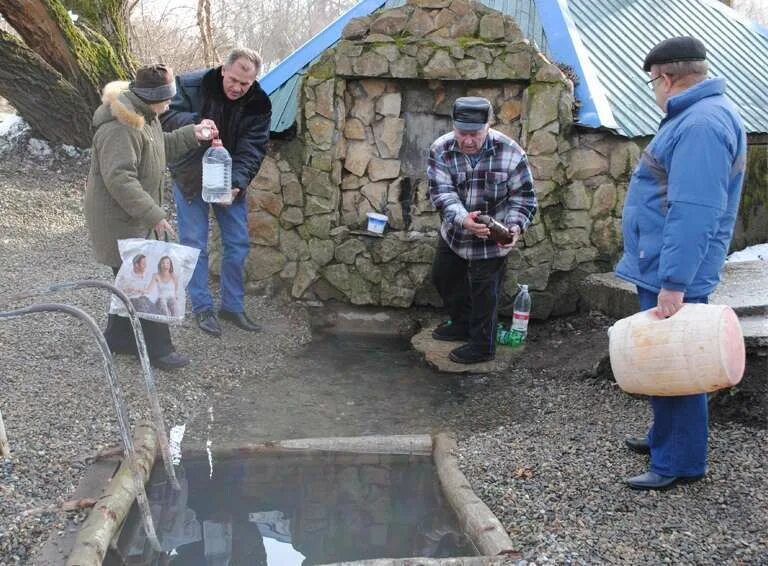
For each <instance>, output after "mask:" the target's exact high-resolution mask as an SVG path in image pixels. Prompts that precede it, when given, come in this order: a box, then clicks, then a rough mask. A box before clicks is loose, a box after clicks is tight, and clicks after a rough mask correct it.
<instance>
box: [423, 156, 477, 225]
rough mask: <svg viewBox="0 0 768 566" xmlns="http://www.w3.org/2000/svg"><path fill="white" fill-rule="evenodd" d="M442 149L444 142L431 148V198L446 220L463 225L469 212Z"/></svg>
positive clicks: (428, 166) (429, 177)
mask: <svg viewBox="0 0 768 566" xmlns="http://www.w3.org/2000/svg"><path fill="white" fill-rule="evenodd" d="M442 149H443V147H442V144H437V143H436V144H433V145H432V147H431V148H430V150H429V161H428V165H427V183H428V187H429V199H430V200H431V201H432V204H433V205H434V206H435V208H437V210H438V211H439V212H440V216H441V217H442V218H443V220H444V221H446V222H449V223H451V224H454V225H455V226H457V227H461V226H462V225H463V223H464V219H465V218H466V217H467V214H468V212H467V209H466V208H465V207H464V204H463V203H462V202H461V199H460V198H459V193H458V192H457V191H456V187H455V186H454V185H453V178H452V177H451V174H450V171H449V169H448V164H447V163H446V162H445V160H444V159H443V155H444V153H442Z"/></svg>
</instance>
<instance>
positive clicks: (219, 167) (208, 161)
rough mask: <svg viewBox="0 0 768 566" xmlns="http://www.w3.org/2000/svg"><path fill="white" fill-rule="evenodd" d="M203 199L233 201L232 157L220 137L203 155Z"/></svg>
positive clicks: (225, 202)
mask: <svg viewBox="0 0 768 566" xmlns="http://www.w3.org/2000/svg"><path fill="white" fill-rule="evenodd" d="M203 200H204V201H205V202H211V203H216V204H231V203H232V157H230V155H229V152H228V151H227V148H225V147H224V145H223V144H222V143H221V140H220V139H218V138H217V139H215V140H213V141H212V142H211V147H209V148H208V149H207V150H206V151H205V154H204V155H203Z"/></svg>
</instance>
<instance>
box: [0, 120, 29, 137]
mask: <svg viewBox="0 0 768 566" xmlns="http://www.w3.org/2000/svg"><path fill="white" fill-rule="evenodd" d="M26 127H27V123H26V122H25V121H24V119H23V118H22V117H21V116H19V115H17V114H0V137H10V136H13V135H14V134H18V133H20V132H21V131H22V130H24V129H26Z"/></svg>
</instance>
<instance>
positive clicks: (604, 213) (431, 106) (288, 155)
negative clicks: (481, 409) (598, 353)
mask: <svg viewBox="0 0 768 566" xmlns="http://www.w3.org/2000/svg"><path fill="white" fill-rule="evenodd" d="M462 95H480V96H485V97H487V98H489V99H490V100H491V101H492V103H493V105H494V110H495V123H494V124H493V127H494V128H496V129H498V130H501V131H502V132H504V133H506V134H507V135H510V136H511V137H513V138H514V139H516V140H519V142H520V143H521V145H522V146H523V147H524V149H525V150H526V151H527V152H528V155H529V158H530V163H531V167H532V170H533V173H534V177H535V188H536V192H537V195H538V198H539V202H540V212H539V214H538V215H537V217H536V220H535V222H534V224H533V225H532V226H531V228H530V229H529V230H528V231H527V233H526V234H525V238H524V243H523V245H522V246H521V247H520V249H518V250H515V251H513V252H512V253H511V254H510V257H509V262H508V268H507V274H506V282H505V292H506V300H505V301H503V308H502V311H503V312H505V311H507V310H508V309H509V308H510V305H509V304H507V303H508V302H509V299H510V298H511V297H513V296H514V294H515V292H516V289H517V284H518V283H527V284H528V285H529V286H530V288H531V290H532V291H533V302H534V316H538V317H547V316H550V315H553V314H562V313H566V312H571V311H573V310H575V309H576V308H577V302H578V292H577V288H576V282H577V281H578V280H579V279H581V278H582V277H583V276H584V275H586V274H588V273H592V272H596V271H606V270H608V269H610V267H611V266H612V264H613V262H614V261H615V260H616V259H617V254H618V250H619V242H620V214H621V209H622V204H623V198H624V194H625V192H626V183H627V178H628V174H629V172H630V171H631V167H632V165H633V164H634V162H635V160H636V159H637V156H638V154H639V150H638V148H637V146H636V145H635V144H633V143H631V142H629V141H628V140H626V139H623V138H619V137H615V136H611V135H610V134H604V133H584V132H581V131H578V130H577V129H576V128H574V127H573V108H574V98H573V86H572V84H571V83H570V81H569V80H568V79H567V78H566V77H565V76H564V75H563V74H562V72H561V71H560V69H559V68H558V67H557V66H555V65H553V64H551V63H550V62H549V61H547V59H546V58H545V57H544V56H542V55H541V54H540V53H538V52H537V51H536V49H535V48H534V47H533V46H531V45H530V44H529V43H528V41H526V40H525V39H524V38H523V37H522V34H521V33H520V31H519V29H518V28H517V26H516V24H515V22H514V21H513V20H512V19H511V18H508V17H505V16H503V15H502V14H501V13H499V12H495V11H493V10H490V9H487V8H485V7H483V6H481V5H477V4H470V3H468V2H465V1H464V0H411V1H410V2H409V3H408V4H407V5H405V6H403V7H402V8H398V9H393V10H387V11H380V12H377V13H375V14H373V15H372V16H369V17H366V18H359V19H355V20H352V21H351V22H350V23H349V24H348V25H347V27H346V29H345V30H344V39H343V40H342V41H340V42H339V43H338V44H337V46H336V47H335V48H334V49H331V50H329V51H327V52H326V53H325V54H324V56H323V57H322V58H321V59H320V60H319V61H318V62H317V63H315V64H314V65H313V66H312V67H311V68H310V69H309V72H308V73H307V75H306V77H305V80H304V84H303V88H302V97H301V101H300V104H299V117H298V125H299V134H298V136H299V137H298V139H297V140H295V141H294V142H288V143H286V142H275V145H274V147H273V150H272V152H271V154H270V156H269V157H268V158H267V159H266V160H265V162H264V165H263V167H262V169H261V172H260V174H259V176H258V177H257V178H256V179H255V180H254V182H253V183H252V186H251V187H250V188H249V197H248V198H249V205H250V216H249V221H250V228H251V241H252V244H253V252H252V254H251V257H250V259H249V263H248V269H247V272H248V282H249V287H250V288H251V289H252V290H257V291H261V292H276V291H280V290H283V291H285V292H287V293H288V294H289V295H290V296H291V297H293V298H296V299H308V300H323V301H324V300H328V299H338V300H342V301H347V302H351V303H353V304H357V305H385V306H397V307H408V306H411V305H414V304H416V305H439V303H440V301H439V298H438V297H437V295H436V293H435V291H434V288H433V286H432V284H431V281H430V271H431V262H432V259H433V256H434V250H435V246H436V243H437V238H438V232H437V228H438V226H439V218H438V216H437V214H436V212H435V211H434V209H433V208H432V207H431V204H430V203H429V199H428V197H427V190H426V183H425V169H426V154H427V151H428V149H429V144H430V143H431V141H433V139H434V137H437V135H436V133H443V132H445V131H448V130H449V129H450V127H451V126H450V108H451V105H452V103H453V100H454V99H455V97H456V96H462ZM369 211H377V212H381V213H385V214H386V215H387V216H388V218H389V229H388V232H387V233H386V234H385V235H384V236H383V237H377V236H375V235H372V234H370V233H367V232H366V231H365V223H366V213H367V212H369ZM212 258H214V263H215V262H216V260H215V255H212Z"/></svg>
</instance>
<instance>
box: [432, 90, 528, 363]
mask: <svg viewBox="0 0 768 566" xmlns="http://www.w3.org/2000/svg"><path fill="white" fill-rule="evenodd" d="M491 112H492V109H491V103H490V102H489V101H488V100H486V99H485V98H480V97H474V96H473V97H462V98H458V99H456V101H455V102H454V105H453V126H454V129H453V131H452V132H450V133H448V134H445V135H444V136H441V137H440V138H438V139H437V140H436V141H435V142H434V143H433V144H432V147H431V148H430V151H429V165H428V167H427V179H428V181H429V198H430V199H431V201H432V204H434V205H435V207H436V208H437V210H438V211H439V212H440V217H441V219H442V226H441V228H440V236H441V237H440V241H439V242H438V247H437V253H436V255H435V262H434V265H433V266H432V279H433V282H434V284H435V287H436V288H437V290H438V292H439V293H440V296H441V297H442V299H443V303H444V304H445V306H446V308H447V309H448V312H449V314H450V316H451V320H450V321H449V322H446V323H443V324H442V325H440V326H438V327H437V329H435V331H434V332H433V333H432V336H433V338H435V339H437V340H456V341H463V342H468V343H467V344H465V345H463V346H459V347H458V348H455V349H454V350H452V351H451V353H450V355H449V357H450V359H451V360H452V361H454V362H457V363H463V364H473V363H479V362H485V361H488V360H492V359H493V358H494V357H495V352H496V324H497V321H498V315H497V310H498V302H499V295H500V293H501V281H502V278H503V275H504V265H505V263H506V256H507V254H508V253H509V252H510V250H511V249H512V248H513V247H514V246H515V245H516V243H517V241H518V239H519V238H520V236H521V235H522V233H523V232H524V231H525V229H526V228H527V227H528V225H529V224H530V223H531V220H532V219H533V216H534V214H536V195H535V194H534V192H533V177H532V176H531V171H530V169H529V168H528V159H527V157H526V155H525V152H523V150H522V149H521V148H520V146H519V145H517V143H515V142H514V141H513V140H511V139H510V138H508V137H507V136H505V135H504V134H502V133H501V132H498V131H496V130H493V129H491V128H490V126H489V122H490V118H491ZM479 214H486V215H488V216H491V217H493V218H494V219H496V220H498V221H499V222H501V223H502V224H504V225H505V226H507V227H508V228H509V229H510V230H511V231H512V233H513V240H512V242H511V243H509V244H506V245H502V244H498V243H496V242H494V241H493V240H491V239H489V235H490V230H489V228H488V226H486V225H485V224H481V223H479V222H477V221H476V219H477V216H478V215H479Z"/></svg>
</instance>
